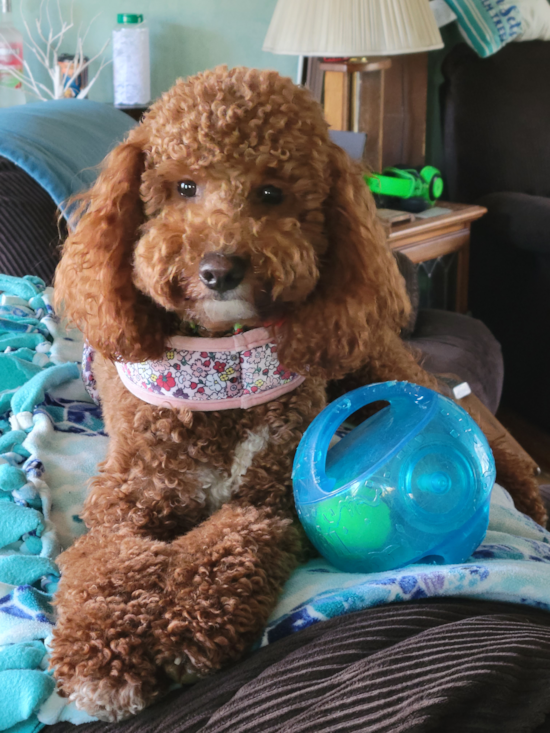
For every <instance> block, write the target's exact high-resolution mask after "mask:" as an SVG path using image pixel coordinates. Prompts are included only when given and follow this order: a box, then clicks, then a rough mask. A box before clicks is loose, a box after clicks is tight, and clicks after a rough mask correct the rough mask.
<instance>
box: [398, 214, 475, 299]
mask: <svg viewBox="0 0 550 733" xmlns="http://www.w3.org/2000/svg"><path fill="white" fill-rule="evenodd" d="M438 206H439V207H441V208H445V209H450V212H449V213H447V214H441V215H440V216H432V217H429V218H415V219H414V221H408V222H405V223H395V224H392V225H390V226H388V227H387V231H388V244H389V246H390V247H391V249H395V250H399V251H400V252H403V253H404V254H406V255H407V257H408V258H409V259H410V260H412V261H413V262H414V263H419V262H426V261H427V260H432V259H435V258H436V257H441V256H443V255H446V254H450V253H451V252H458V272H457V283H456V302H455V310H456V311H458V312H459V313H466V312H467V310H468V269H469V264H470V227H471V224H472V222H473V221H475V220H476V219H479V218H480V217H482V216H483V215H484V214H485V213H487V209H485V208H483V206H472V205H468V204H454V203H446V202H439V203H438Z"/></svg>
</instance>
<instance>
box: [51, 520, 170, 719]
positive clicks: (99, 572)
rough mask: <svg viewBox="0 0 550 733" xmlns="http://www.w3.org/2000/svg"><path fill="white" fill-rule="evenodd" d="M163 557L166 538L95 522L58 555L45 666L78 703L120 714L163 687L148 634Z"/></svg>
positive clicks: (95, 711) (105, 715)
mask: <svg viewBox="0 0 550 733" xmlns="http://www.w3.org/2000/svg"><path fill="white" fill-rule="evenodd" d="M168 560H169V550H168V546H167V545H166V544H165V543H162V542H157V541H155V540H152V539H149V538H146V537H138V536H136V533H135V531H134V529H133V528H129V527H128V526H119V527H111V528H108V529H107V528H101V527H96V528H93V529H91V530H90V532H89V533H88V534H87V535H85V536H83V537H81V538H80V539H79V540H78V541H77V542H76V543H75V544H74V545H73V546H72V547H71V548H70V549H69V550H67V551H65V552H64V553H63V554H62V555H61V556H60V558H59V564H60V566H61V569H62V577H61V580H60V583H59V589H58V592H57V594H56V596H55V605H56V606H57V611H58V620H57V624H56V627H55V629H54V635H53V642H52V652H51V657H50V664H51V666H52V667H53V668H54V670H55V673H54V674H55V678H56V680H57V683H58V686H59V689H60V691H61V693H62V694H63V695H65V696H67V697H69V698H70V699H71V700H73V701H74V702H75V703H76V705H77V707H78V708H80V709H82V710H85V711H86V712H88V713H90V714H91V715H95V716H97V717H98V718H100V719H102V720H108V721H117V720H123V719H124V718H126V717H128V716H130V715H132V714H134V713H136V712H138V711H139V710H141V709H142V708H143V707H145V706H146V705H149V704H150V703H151V702H153V701H154V700H155V699H156V697H157V696H159V695H160V694H162V693H163V692H165V691H166V689H167V684H168V681H167V679H166V677H165V675H163V674H162V671H161V670H159V669H158V668H157V667H156V665H155V662H154V658H153V654H152V649H151V647H152V639H151V637H150V636H149V634H150V633H151V625H152V622H153V620H154V619H156V618H158V616H159V615H160V614H161V613H162V595H163V588H162V581H161V579H162V578H163V577H164V575H165V572H166V566H167V562H168Z"/></svg>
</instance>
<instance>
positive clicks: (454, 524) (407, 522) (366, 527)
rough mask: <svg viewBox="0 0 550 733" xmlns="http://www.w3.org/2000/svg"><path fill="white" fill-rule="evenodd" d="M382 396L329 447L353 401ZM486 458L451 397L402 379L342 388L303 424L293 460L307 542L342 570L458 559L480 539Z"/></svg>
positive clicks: (490, 479)
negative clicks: (349, 389)
mask: <svg viewBox="0 0 550 733" xmlns="http://www.w3.org/2000/svg"><path fill="white" fill-rule="evenodd" d="M382 400H383V401H386V402H388V403H389V404H388V405H387V406H386V407H384V408H383V409H382V410H381V411H379V412H377V413H376V414H375V415H373V416H372V417H370V418H368V419H367V420H365V421H364V422H363V423H361V425H359V426H358V427H356V428H354V429H353V430H352V431H351V432H350V433H348V434H347V435H345V437H343V438H342V439H341V440H340V441H339V442H338V443H336V445H334V447H332V448H331V449H330V450H329V444H330V443H331V440H332V438H333V436H334V434H335V431H336V430H337V428H338V427H339V426H340V425H341V424H342V423H343V422H344V421H345V420H346V419H348V418H349V417H350V416H351V415H352V414H353V413H354V412H356V411H357V410H358V409H360V408H361V407H364V406H365V405H368V404H370V403H372V402H378V401H382ZM495 475H496V470H495V462H494V460H493V455H492V453H491V449H490V448H489V444H488V443H487V439H486V438H485V436H484V435H483V433H482V431H481V430H480V428H479V427H478V425H477V424H476V423H475V422H474V420H472V418H471V417H470V416H469V415H468V413H467V412H466V411H465V410H463V409H462V408H461V407H459V406H458V405H457V404H456V403H455V402H453V401H452V400H450V399H447V398H446V397H443V396H442V395H440V394H438V393H437V392H434V391H432V390H430V389H426V388H424V387H419V386H417V385H415V384H409V383H408V382H384V383H382V384H373V385H370V386H368V387H362V388H360V389H356V390H354V391H353V392H349V393H348V394H347V395H344V396H343V397H341V398H340V399H337V400H335V401H334V402H332V403H331V404H330V405H329V406H328V407H327V408H326V409H325V410H323V412H321V414H320V415H318V416H317V417H316V419H315V420H314V421H313V422H312V423H311V425H310V426H309V428H308V429H307V431H306V433H305V434H304V436H303V438H302V441H301V443H300V445H299V446H298V450H297V452H296V457H295V460H294V471H293V474H292V476H293V480H294V498H295V502H296V508H297V510H298V516H299V517H300V520H301V522H302V524H303V526H304V528H305V530H306V533H307V535H308V537H309V538H310V540H311V541H312V542H313V544H314V545H315V547H316V548H317V549H318V550H319V552H320V553H321V555H323V556H324V557H325V558H326V559H327V560H328V561H329V562H330V563H332V565H334V566H335V567H337V568H338V569H340V570H344V571H347V572H380V571H383V570H393V569H394V568H398V567H402V566H404V565H408V564H411V563H458V562H464V561H465V560H466V559H467V558H468V557H469V556H470V555H471V554H472V552H473V551H474V550H475V549H476V548H477V547H478V545H479V544H480V543H481V542H482V541H483V538H484V537H485V533H486V531H487V525H488V523H489V501H490V495H491V489H492V487H493V484H494V481H495Z"/></svg>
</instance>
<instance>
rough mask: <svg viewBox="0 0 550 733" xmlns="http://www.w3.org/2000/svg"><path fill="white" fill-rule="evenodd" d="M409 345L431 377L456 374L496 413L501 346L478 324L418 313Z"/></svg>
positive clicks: (451, 315) (501, 370) (466, 318)
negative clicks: (418, 354) (416, 352)
mask: <svg viewBox="0 0 550 733" xmlns="http://www.w3.org/2000/svg"><path fill="white" fill-rule="evenodd" d="M409 343H410V344H411V345H412V346H414V347H415V348H417V349H420V351H421V352H422V355H423V358H422V359H421V362H422V365H423V366H424V368H425V369H427V370H428V371H430V372H433V373H434V374H449V373H450V374H456V375H457V376H458V377H460V378H461V379H463V380H464V381H466V382H468V383H469V384H470V387H471V389H472V391H473V392H474V394H475V395H476V396H477V397H479V399H480V400H481V401H482V402H483V403H484V404H485V405H486V407H488V408H489V410H491V412H492V413H495V412H496V410H497V408H498V404H499V402H500V396H501V392H502V383H503V379H504V368H503V362H502V353H501V349H500V344H499V343H498V341H497V340H496V339H495V337H494V336H493V335H492V333H491V332H490V331H489V329H488V328H487V326H485V325H484V324H483V323H482V322H481V321H478V320H477V319H475V318H471V317H470V316H464V315H461V314H460V313H452V312H449V311H440V310H432V309H428V308H426V309H421V310H420V311H419V313H418V318H417V321H416V328H415V331H414V336H413V337H412V338H411V339H410V340H409Z"/></svg>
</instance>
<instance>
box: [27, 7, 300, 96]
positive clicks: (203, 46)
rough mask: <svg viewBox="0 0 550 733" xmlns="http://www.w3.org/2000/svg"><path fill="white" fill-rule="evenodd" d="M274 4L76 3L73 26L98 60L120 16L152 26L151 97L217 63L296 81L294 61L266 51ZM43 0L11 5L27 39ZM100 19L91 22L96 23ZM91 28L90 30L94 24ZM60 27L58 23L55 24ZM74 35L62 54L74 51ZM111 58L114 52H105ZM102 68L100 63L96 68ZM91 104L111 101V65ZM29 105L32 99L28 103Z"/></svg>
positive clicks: (32, 63)
mask: <svg viewBox="0 0 550 733" xmlns="http://www.w3.org/2000/svg"><path fill="white" fill-rule="evenodd" d="M59 2H60V6H61V9H62V12H63V15H64V17H65V19H67V20H68V18H69V16H70V6H71V3H70V0H59ZM275 4H276V0H155V1H154V2H153V1H152V0H149V2H147V0H116V1H115V2H113V0H92V1H91V2H90V0H88V1H85V0H75V1H74V20H75V26H76V27H78V26H79V24H82V27H83V28H84V29H88V35H87V39H86V43H85V47H84V48H85V53H86V54H87V55H88V56H93V55H95V54H96V53H97V52H98V51H99V50H100V48H101V46H102V45H103V43H105V41H106V40H107V39H108V38H110V35H111V31H112V29H113V28H114V27H115V26H116V15H117V13H142V14H143V15H144V17H145V20H146V21H147V23H148V25H149V33H150V43H151V87H152V95H153V98H155V97H158V96H159V95H160V94H162V92H164V91H166V89H168V88H169V87H170V86H171V85H172V84H173V83H174V81H175V80H176V79H177V78H179V77H181V76H188V75H189V74H194V73H196V72H197V71H201V70H203V69H208V68H211V67H213V66H216V65H218V64H227V65H228V66H230V67H232V66H254V67H257V68H271V69H277V70H278V71H279V72H280V73H282V74H284V75H286V76H291V77H292V78H293V79H295V78H296V72H297V62H298V59H297V57H296V56H279V55H275V54H271V53H264V52H263V51H262V44H263V40H264V37H265V34H266V32H267V28H268V25H269V21H270V19H271V15H272V13H273V10H274V8H275ZM49 5H50V14H51V15H52V16H54V17H56V15H57V13H56V11H55V7H56V2H55V0H50V3H49ZM39 9H40V0H13V10H14V22H15V25H16V26H17V27H18V28H19V30H20V31H21V32H22V33H23V35H24V36H26V32H25V30H24V26H23V18H24V19H26V21H27V23H28V24H29V26H31V25H34V24H35V20H36V19H37V18H38V15H39ZM96 15H99V17H98V18H97V19H96V20H95V21H94V22H93V23H92V20H93V18H94V17H95V16H96ZM90 24H91V25H90ZM54 27H55V28H57V27H58V22H57V18H56V22H55V23H54ZM75 37H76V33H75V32H74V31H73V32H72V33H71V34H70V35H68V36H67V38H68V41H67V42H66V43H64V44H63V46H62V47H61V49H60V51H62V52H66V53H73V52H74V39H75ZM106 53H107V54H108V55H109V57H110V55H111V49H110V47H109V48H108V49H107V52H106ZM26 60H27V61H28V62H29V64H30V66H31V68H32V70H33V73H35V72H36V74H37V78H38V79H39V80H40V81H42V82H44V83H46V79H47V76H46V75H45V73H42V72H41V70H40V67H39V65H38V62H37V61H36V60H35V58H34V57H33V56H32V54H31V52H30V51H29V50H28V49H26ZM97 68H98V62H97V61H96V62H95V64H94V65H93V67H92V70H91V75H92V76H93V74H94V69H97ZM90 99H94V100H97V101H100V102H112V101H113V81H112V69H111V66H108V67H106V68H105V69H103V71H102V72H101V76H100V77H99V79H98V81H97V82H96V84H95V86H94V87H93V89H92V90H91V92H90ZM29 101H30V98H29Z"/></svg>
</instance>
